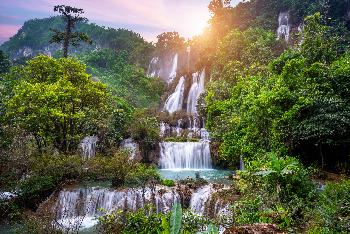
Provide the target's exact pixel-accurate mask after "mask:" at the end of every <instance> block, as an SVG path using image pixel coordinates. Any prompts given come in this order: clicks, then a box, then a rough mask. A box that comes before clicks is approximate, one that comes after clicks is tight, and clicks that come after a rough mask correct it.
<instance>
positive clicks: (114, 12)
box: [0, 0, 238, 44]
mask: <svg viewBox="0 0 350 234" xmlns="http://www.w3.org/2000/svg"><path fill="white" fill-rule="evenodd" d="M237 1H238V0H233V1H232V4H233V5H234V4H236V2H237ZM209 3H210V0H0V44H1V43H3V42H4V41H7V40H8V39H9V38H10V37H11V36H13V35H15V34H16V32H17V31H18V29H20V28H21V26H22V25H23V23H24V22H25V21H26V20H29V19H34V18H39V19H40V18H46V17H49V16H55V15H57V13H56V12H53V6H55V5H69V6H73V7H78V8H82V9H84V11H85V14H84V16H85V17H87V18H88V19H89V21H90V22H91V23H96V24H98V25H101V26H107V27H113V28H127V29H130V30H133V31H135V32H137V33H140V34H141V36H143V37H144V38H145V39H146V40H148V41H155V40H156V36H157V35H159V34H160V33H162V32H168V31H177V32H179V33H180V34H181V35H182V36H184V37H185V38H190V37H192V36H194V35H198V34H200V33H201V31H202V30H203V29H204V28H205V26H206V24H207V21H208V20H209V18H210V14H209V11H208V5H209Z"/></svg>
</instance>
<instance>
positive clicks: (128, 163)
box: [86, 151, 160, 187]
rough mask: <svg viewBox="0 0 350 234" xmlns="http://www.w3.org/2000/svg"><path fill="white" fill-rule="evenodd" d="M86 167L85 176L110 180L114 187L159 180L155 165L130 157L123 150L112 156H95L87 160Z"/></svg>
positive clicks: (135, 185) (131, 185)
mask: <svg viewBox="0 0 350 234" xmlns="http://www.w3.org/2000/svg"><path fill="white" fill-rule="evenodd" d="M87 167H88V171H87V172H86V176H87V177H89V178H90V179H108V180H112V184H113V186H115V187H120V186H129V187H138V186H146V185H147V184H148V183H149V182H151V181H155V182H158V181H160V176H159V174H158V172H157V169H156V168H155V167H153V166H147V165H145V164H142V163H139V162H137V161H135V160H133V159H131V158H130V156H129V154H128V153H127V152H124V151H118V152H117V153H115V155H114V156H112V157H108V156H96V157H94V158H92V159H90V160H89V161H88V162H87Z"/></svg>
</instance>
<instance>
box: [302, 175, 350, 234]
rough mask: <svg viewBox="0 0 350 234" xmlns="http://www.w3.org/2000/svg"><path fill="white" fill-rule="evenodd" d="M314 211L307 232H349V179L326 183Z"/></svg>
mask: <svg viewBox="0 0 350 234" xmlns="http://www.w3.org/2000/svg"><path fill="white" fill-rule="evenodd" d="M315 211H316V212H315ZM315 211H313V212H312V214H311V215H312V217H314V223H313V225H312V227H311V228H310V230H309V233H349V232H350V180H344V181H342V182H339V183H329V184H327V185H326V186H325V190H324V191H323V192H322V193H321V194H320V199H319V201H318V203H317V204H316V210H315Z"/></svg>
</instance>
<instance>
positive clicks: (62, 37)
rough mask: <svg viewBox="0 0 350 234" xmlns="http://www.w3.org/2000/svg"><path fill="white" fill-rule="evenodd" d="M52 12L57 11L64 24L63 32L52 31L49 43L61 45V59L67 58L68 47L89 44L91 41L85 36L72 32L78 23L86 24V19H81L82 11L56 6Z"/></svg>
mask: <svg viewBox="0 0 350 234" xmlns="http://www.w3.org/2000/svg"><path fill="white" fill-rule="evenodd" d="M54 11H55V12H56V11H58V12H59V13H60V14H61V15H62V17H63V19H64V20H65V22H66V29H65V31H64V32H61V31H59V30H56V29H53V30H52V31H54V33H55V34H54V35H53V36H52V39H51V43H63V57H68V49H69V46H70V45H73V46H78V45H79V42H80V41H83V42H86V43H89V44H91V43H92V41H91V39H90V38H89V37H88V35H87V34H85V33H82V32H73V29H74V27H75V25H76V23H78V22H87V18H85V17H81V16H80V15H81V14H83V13H84V11H83V9H79V8H74V7H70V6H65V5H57V6H55V7H54Z"/></svg>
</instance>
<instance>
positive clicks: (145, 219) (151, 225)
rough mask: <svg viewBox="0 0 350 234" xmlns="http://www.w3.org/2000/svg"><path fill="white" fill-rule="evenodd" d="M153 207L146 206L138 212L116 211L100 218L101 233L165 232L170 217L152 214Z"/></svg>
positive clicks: (156, 233) (146, 233) (150, 233)
mask: <svg viewBox="0 0 350 234" xmlns="http://www.w3.org/2000/svg"><path fill="white" fill-rule="evenodd" d="M152 210H153V208H152V207H151V206H146V207H145V208H143V209H139V210H137V211H136V212H131V211H128V212H126V213H123V212H122V211H116V212H113V213H111V214H107V215H105V216H102V217H100V218H99V224H100V225H99V227H100V230H99V231H100V233H122V234H134V233H140V234H152V233H154V234H158V233H162V232H163V231H165V228H164V223H167V220H168V219H169V216H168V215H166V214H162V213H155V212H152Z"/></svg>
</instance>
